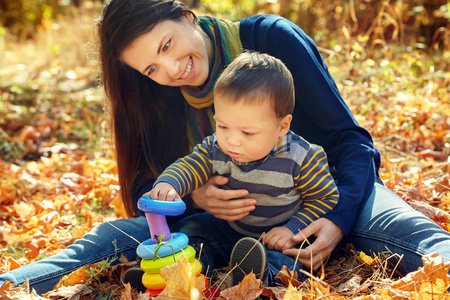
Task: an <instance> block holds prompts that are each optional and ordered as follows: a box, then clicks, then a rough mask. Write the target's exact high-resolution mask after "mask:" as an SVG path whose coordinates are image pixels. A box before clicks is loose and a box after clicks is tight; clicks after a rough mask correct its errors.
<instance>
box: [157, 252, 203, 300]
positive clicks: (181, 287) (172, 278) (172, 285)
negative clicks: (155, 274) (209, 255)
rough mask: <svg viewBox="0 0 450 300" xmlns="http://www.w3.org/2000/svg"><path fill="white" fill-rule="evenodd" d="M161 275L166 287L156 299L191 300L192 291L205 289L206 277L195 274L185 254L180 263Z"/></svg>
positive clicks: (167, 267) (168, 268)
mask: <svg viewBox="0 0 450 300" xmlns="http://www.w3.org/2000/svg"><path fill="white" fill-rule="evenodd" d="M160 275H161V277H162V278H163V279H164V280H165V281H166V287H165V288H164V290H163V291H162V292H161V294H159V295H158V297H157V298H156V299H190V297H191V290H192V289H194V288H196V289H197V290H199V291H203V290H204V289H205V276H204V275H203V274H200V275H198V276H196V275H195V274H194V272H193V270H192V266H191V264H190V263H189V261H188V259H187V257H186V255H185V254H184V253H183V255H181V257H180V259H179V260H178V262H176V263H174V264H172V265H170V266H166V267H164V268H162V269H161V271H160ZM200 297H201V299H202V298H203V297H202V296H200Z"/></svg>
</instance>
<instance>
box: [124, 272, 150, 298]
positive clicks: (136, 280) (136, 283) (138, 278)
mask: <svg viewBox="0 0 450 300" xmlns="http://www.w3.org/2000/svg"><path fill="white" fill-rule="evenodd" d="M142 276H144V271H143V270H142V269H141V268H130V269H128V270H126V271H125V273H124V274H123V279H122V281H123V283H129V284H130V285H131V287H132V288H133V289H135V290H136V291H137V292H141V293H144V292H145V291H146V289H147V288H146V287H145V286H144V284H143V283H142Z"/></svg>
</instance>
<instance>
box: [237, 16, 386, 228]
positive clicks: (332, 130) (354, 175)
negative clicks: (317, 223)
mask: <svg viewBox="0 0 450 300" xmlns="http://www.w3.org/2000/svg"><path fill="white" fill-rule="evenodd" d="M240 36H241V41H242V44H243V46H244V49H250V50H255V51H260V52H265V53H268V54H271V55H273V56H275V57H277V58H279V59H281V60H282V61H283V62H284V63H285V64H286V66H287V67H288V68H289V70H290V71H291V73H292V76H293V78H294V84H295V89H296V92H295V93H296V104H295V109H294V114H293V120H292V123H291V129H292V130H293V131H294V132H295V133H296V134H298V135H300V136H302V137H304V138H305V139H306V140H308V141H309V142H311V143H314V144H318V145H320V146H322V147H323V148H324V149H325V152H326V153H327V155H328V161H329V163H330V166H332V167H334V168H336V170H337V178H336V179H337V186H338V189H339V192H340V199H339V203H338V205H337V206H336V207H335V209H334V210H333V211H331V212H330V213H328V214H327V215H326V218H327V219H329V220H331V221H332V222H333V223H334V224H335V225H337V226H339V227H340V228H341V229H342V230H343V232H344V233H345V234H348V232H349V231H350V230H351V228H352V227H353V225H354V223H355V221H356V217H357V215H358V213H359V211H360V209H361V208H362V207H363V204H364V203H365V201H367V199H368V197H369V195H370V193H371V192H372V190H373V186H374V182H375V176H376V173H377V169H378V167H379V164H380V156H379V152H378V150H376V149H375V147H374V145H373V141H372V138H371V136H370V134H369V133H368V132H367V130H365V129H364V128H362V127H361V126H359V125H358V123H357V122H356V120H355V119H354V117H353V116H352V114H351V112H350V110H349V108H348V107H347V105H346V104H345V102H344V100H343V99H342V97H341V95H340V93H339V91H338V89H337V86H336V84H335V82H334V80H333V78H332V77H331V75H330V74H329V72H328V69H327V66H326V65H325V63H324V61H323V59H322V57H321V55H320V53H319V51H318V49H317V47H316V46H315V44H314V42H313V41H312V40H311V39H310V38H309V37H308V36H307V35H306V34H305V33H304V32H303V31H302V30H301V29H300V28H299V27H298V26H296V25H295V24H293V23H292V22H289V21H287V20H286V19H283V18H281V17H279V16H272V15H262V16H255V17H250V18H246V19H243V20H241V21H240Z"/></svg>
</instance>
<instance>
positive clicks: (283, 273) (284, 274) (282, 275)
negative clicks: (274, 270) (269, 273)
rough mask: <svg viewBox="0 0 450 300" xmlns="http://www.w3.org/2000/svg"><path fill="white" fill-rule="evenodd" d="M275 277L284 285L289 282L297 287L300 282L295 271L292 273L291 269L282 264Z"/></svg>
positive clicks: (287, 284)
mask: <svg viewBox="0 0 450 300" xmlns="http://www.w3.org/2000/svg"><path fill="white" fill-rule="evenodd" d="M275 278H278V279H280V280H281V282H282V283H283V284H284V285H285V286H289V283H291V284H292V285H293V286H294V287H299V286H300V285H301V284H302V283H301V282H300V281H298V280H297V278H298V274H297V272H294V274H292V273H291V271H290V270H289V269H288V267H286V266H283V267H282V268H281V270H280V272H278V274H277V276H275Z"/></svg>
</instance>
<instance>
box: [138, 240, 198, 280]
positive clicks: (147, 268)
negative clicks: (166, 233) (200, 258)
mask: <svg viewBox="0 0 450 300" xmlns="http://www.w3.org/2000/svg"><path fill="white" fill-rule="evenodd" d="M183 253H184V254H186V257H187V259H188V261H192V260H193V259H194V257H195V249H194V248H192V247H191V246H189V245H187V246H186V248H184V249H183V251H180V252H177V253H175V255H169V256H166V257H161V258H158V259H157V260H153V259H143V260H142V261H141V269H142V270H144V272H146V273H159V271H160V270H161V269H162V268H164V267H166V266H169V265H172V264H174V263H176V262H177V261H178V260H179V259H180V257H181V255H183ZM174 256H175V257H174ZM174 258H175V260H174Z"/></svg>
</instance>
